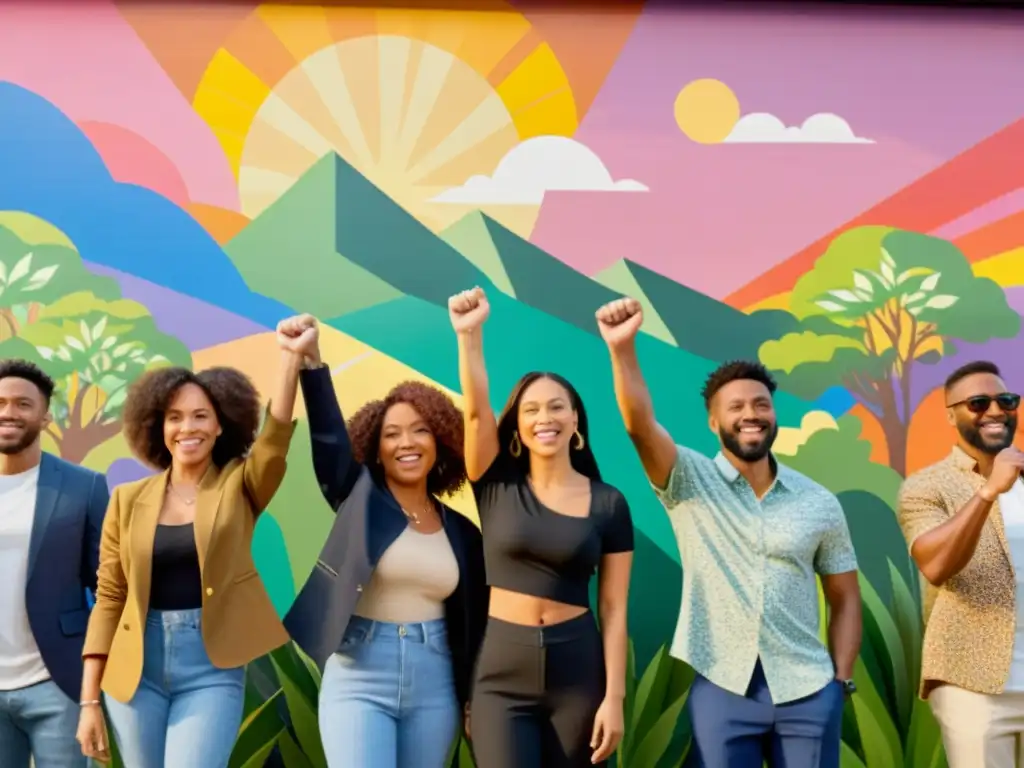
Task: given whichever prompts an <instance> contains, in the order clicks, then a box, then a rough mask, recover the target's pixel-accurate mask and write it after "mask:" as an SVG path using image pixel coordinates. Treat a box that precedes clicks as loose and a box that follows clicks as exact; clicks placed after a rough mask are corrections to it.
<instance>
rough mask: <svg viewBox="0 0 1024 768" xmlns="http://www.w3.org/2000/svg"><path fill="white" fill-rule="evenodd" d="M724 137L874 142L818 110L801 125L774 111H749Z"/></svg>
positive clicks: (784, 141)
mask: <svg viewBox="0 0 1024 768" xmlns="http://www.w3.org/2000/svg"><path fill="white" fill-rule="evenodd" d="M725 141H727V142H729V143H731V144H874V143H875V142H874V141H873V140H872V139H865V138H862V137H860V136H857V135H856V134H855V133H854V132H853V129H852V128H851V127H850V124H849V123H848V122H846V121H845V120H843V118H841V117H840V116H839V115H833V114H832V113H831V112H819V113H818V114H816V115H811V116H810V117H808V118H807V119H806V120H804V122H803V125H801V126H800V127H796V126H787V125H786V124H785V123H783V122H782V121H781V120H779V118H777V117H776V116H775V115H771V114H769V113H767V112H751V113H750V114H749V115H744V116H743V117H741V118H740V119H739V120H738V121H737V122H736V125H735V126H734V127H733V129H732V132H731V133H730V134H729V135H728V136H727V137H726V139H725Z"/></svg>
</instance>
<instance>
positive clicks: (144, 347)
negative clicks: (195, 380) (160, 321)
mask: <svg viewBox="0 0 1024 768" xmlns="http://www.w3.org/2000/svg"><path fill="white" fill-rule="evenodd" d="M21 337H22V338H23V339H24V340H25V341H27V342H29V343H31V344H32V345H33V346H34V347H35V348H36V351H37V352H38V354H39V356H40V357H41V358H42V359H43V361H44V362H43V365H44V367H45V368H46V370H47V372H48V373H49V374H50V375H51V376H53V377H54V379H55V380H56V381H57V391H56V392H55V394H54V399H53V403H52V406H51V412H52V413H53V417H54V420H53V424H52V425H51V426H50V434H51V436H52V437H53V439H54V441H55V442H56V443H57V445H58V446H59V448H60V455H61V457H62V458H64V459H67V460H68V461H73V462H80V461H82V459H84V458H85V457H86V455H87V454H88V453H89V451H90V450H92V449H93V448H95V447H96V446H97V445H99V444H100V443H102V442H104V441H105V440H107V439H109V438H111V437H113V436H114V435H116V434H117V432H118V431H119V430H120V428H121V410H122V408H123V406H124V402H125V397H126V395H127V391H128V386H129V385H130V384H131V383H132V382H133V381H135V379H137V378H138V377H139V376H140V375H141V374H142V373H143V372H145V371H146V370H148V369H149V368H152V367H154V366H160V365H183V366H190V365H191V362H192V361H191V355H190V353H189V351H188V349H187V348H186V347H185V345H184V344H182V343H181V342H180V341H178V340H177V339H176V338H174V337H173V336H168V335H167V334H165V333H163V332H162V331H160V330H159V329H158V328H157V327H156V323H155V322H154V321H153V317H152V316H151V315H150V314H149V310H147V309H146V308H145V307H144V306H143V305H142V304H139V303H138V302H135V301H130V300H128V299H115V300H114V301H106V300H104V299H100V298H97V297H96V296H94V295H93V294H92V293H90V292H88V291H80V292H78V293H72V294H69V295H67V296H64V297H63V298H61V299H59V300H57V301H56V302H54V303H53V304H49V305H47V306H45V307H43V308H42V309H41V310H40V313H39V318H38V320H37V321H36V322H34V323H32V324H30V325H27V326H25V327H24V328H23V329H22V332H21Z"/></svg>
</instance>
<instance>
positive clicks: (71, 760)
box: [0, 680, 86, 768]
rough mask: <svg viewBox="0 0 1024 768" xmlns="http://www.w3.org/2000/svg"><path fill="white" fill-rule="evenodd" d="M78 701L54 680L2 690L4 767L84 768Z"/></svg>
mask: <svg viewBox="0 0 1024 768" xmlns="http://www.w3.org/2000/svg"><path fill="white" fill-rule="evenodd" d="M77 730H78V702H77V701H72V700H71V699H69V698H68V697H67V694H65V693H64V691H62V690H61V689H60V688H58V687H57V684H56V683H55V682H53V681H52V680H46V681H44V682H42V683H36V684H35V685H30V686H28V687H27V688H18V689H16V690H13V691H0V766H3V768H28V766H29V758H30V757H31V759H32V761H33V762H34V764H35V768H84V767H85V765H86V760H85V758H84V757H83V756H82V748H81V747H80V746H79V745H78V742H77V741H75V732H76V731H77Z"/></svg>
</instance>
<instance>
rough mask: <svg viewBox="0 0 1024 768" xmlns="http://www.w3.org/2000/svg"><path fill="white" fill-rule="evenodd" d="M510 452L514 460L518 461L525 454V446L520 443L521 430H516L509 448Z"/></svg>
mask: <svg viewBox="0 0 1024 768" xmlns="http://www.w3.org/2000/svg"><path fill="white" fill-rule="evenodd" d="M508 452H509V453H511V454H512V457H513V458H516V459H518V458H519V455H520V454H521V453H522V452H523V444H522V443H521V442H520V441H519V430H518V429H517V430H515V431H514V432H513V433H512V444H511V445H509V447H508Z"/></svg>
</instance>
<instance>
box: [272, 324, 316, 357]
mask: <svg viewBox="0 0 1024 768" xmlns="http://www.w3.org/2000/svg"><path fill="white" fill-rule="evenodd" d="M319 339H320V327H319V325H318V324H317V322H316V318H315V317H313V316H312V315H296V316H295V317H287V318H285V319H284V320H282V321H281V322H279V323H278V324H277V343H278V346H280V347H281V349H285V350H288V351H289V352H295V353H297V354H300V355H303V356H304V357H309V358H315V357H316V356H317V355H318V354H319V350H318V347H319Z"/></svg>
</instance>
